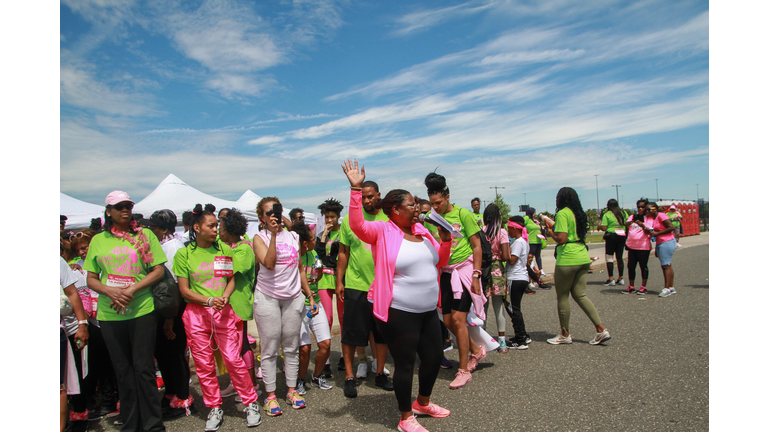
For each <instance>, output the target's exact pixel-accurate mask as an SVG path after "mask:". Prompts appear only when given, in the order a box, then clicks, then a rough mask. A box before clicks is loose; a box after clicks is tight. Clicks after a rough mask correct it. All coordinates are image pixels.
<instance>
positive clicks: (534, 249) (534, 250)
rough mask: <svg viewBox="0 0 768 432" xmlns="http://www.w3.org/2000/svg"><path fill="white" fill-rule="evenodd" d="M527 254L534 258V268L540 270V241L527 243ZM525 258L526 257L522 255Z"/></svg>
mask: <svg viewBox="0 0 768 432" xmlns="http://www.w3.org/2000/svg"><path fill="white" fill-rule="evenodd" d="M528 253H529V254H533V259H535V260H536V268H538V269H539V270H541V243H535V244H531V245H529V250H528ZM524 258H525V259H526V260H527V259H528V257H524Z"/></svg>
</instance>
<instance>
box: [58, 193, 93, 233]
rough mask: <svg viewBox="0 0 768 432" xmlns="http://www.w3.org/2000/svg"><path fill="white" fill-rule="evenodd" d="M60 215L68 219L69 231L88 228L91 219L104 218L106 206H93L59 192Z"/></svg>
mask: <svg viewBox="0 0 768 432" xmlns="http://www.w3.org/2000/svg"><path fill="white" fill-rule="evenodd" d="M59 210H60V213H59V214H63V215H64V216H66V217H67V225H66V227H67V229H70V228H71V229H80V228H88V227H89V226H90V225H91V219H93V218H97V217H103V216H104V206H103V205H96V204H91V203H88V202H85V201H81V200H79V199H77V198H72V197H71V196H69V195H67V194H64V193H61V192H59Z"/></svg>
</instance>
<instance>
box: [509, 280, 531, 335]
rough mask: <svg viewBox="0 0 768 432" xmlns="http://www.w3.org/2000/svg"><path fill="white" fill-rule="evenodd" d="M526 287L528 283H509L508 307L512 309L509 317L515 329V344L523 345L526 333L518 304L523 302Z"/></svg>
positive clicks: (517, 281) (522, 281) (521, 281)
mask: <svg viewBox="0 0 768 432" xmlns="http://www.w3.org/2000/svg"><path fill="white" fill-rule="evenodd" d="M527 287H528V281H524V280H513V281H510V282H509V306H510V307H511V308H512V311H509V310H507V312H510V314H509V317H510V318H511V319H512V328H514V329H515V342H517V343H519V344H524V343H525V337H526V336H528V333H527V332H526V331H525V321H524V320H523V311H522V310H521V309H520V302H521V301H522V300H523V295H524V294H525V289H526V288H527Z"/></svg>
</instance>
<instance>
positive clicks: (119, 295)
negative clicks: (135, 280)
mask: <svg viewBox="0 0 768 432" xmlns="http://www.w3.org/2000/svg"><path fill="white" fill-rule="evenodd" d="M85 282H86V284H87V285H88V289H91V290H94V291H96V292H97V293H99V294H102V295H105V296H107V297H109V299H110V300H112V303H113V305H112V308H113V309H115V310H118V308H119V309H122V308H124V307H127V306H128V304H129V303H130V302H131V300H133V295H132V294H130V293H126V292H125V290H123V289H122V288H118V287H111V286H107V285H104V284H103V283H101V280H100V279H99V275H98V274H96V273H94V272H92V271H89V272H88V278H87V279H86V280H85ZM78 297H79V295H78ZM81 304H82V303H81Z"/></svg>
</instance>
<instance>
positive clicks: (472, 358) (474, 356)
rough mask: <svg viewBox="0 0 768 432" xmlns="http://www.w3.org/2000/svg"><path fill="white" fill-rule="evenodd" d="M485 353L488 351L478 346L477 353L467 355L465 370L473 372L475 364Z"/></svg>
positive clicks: (475, 367)
mask: <svg viewBox="0 0 768 432" xmlns="http://www.w3.org/2000/svg"><path fill="white" fill-rule="evenodd" d="M487 355H488V353H486V352H485V348H483V347H480V353H479V354H472V355H470V356H469V362H467V370H468V371H470V372H474V370H475V369H477V364H478V363H480V362H481V361H482V360H483V359H484V358H485V357H486V356H487Z"/></svg>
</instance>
